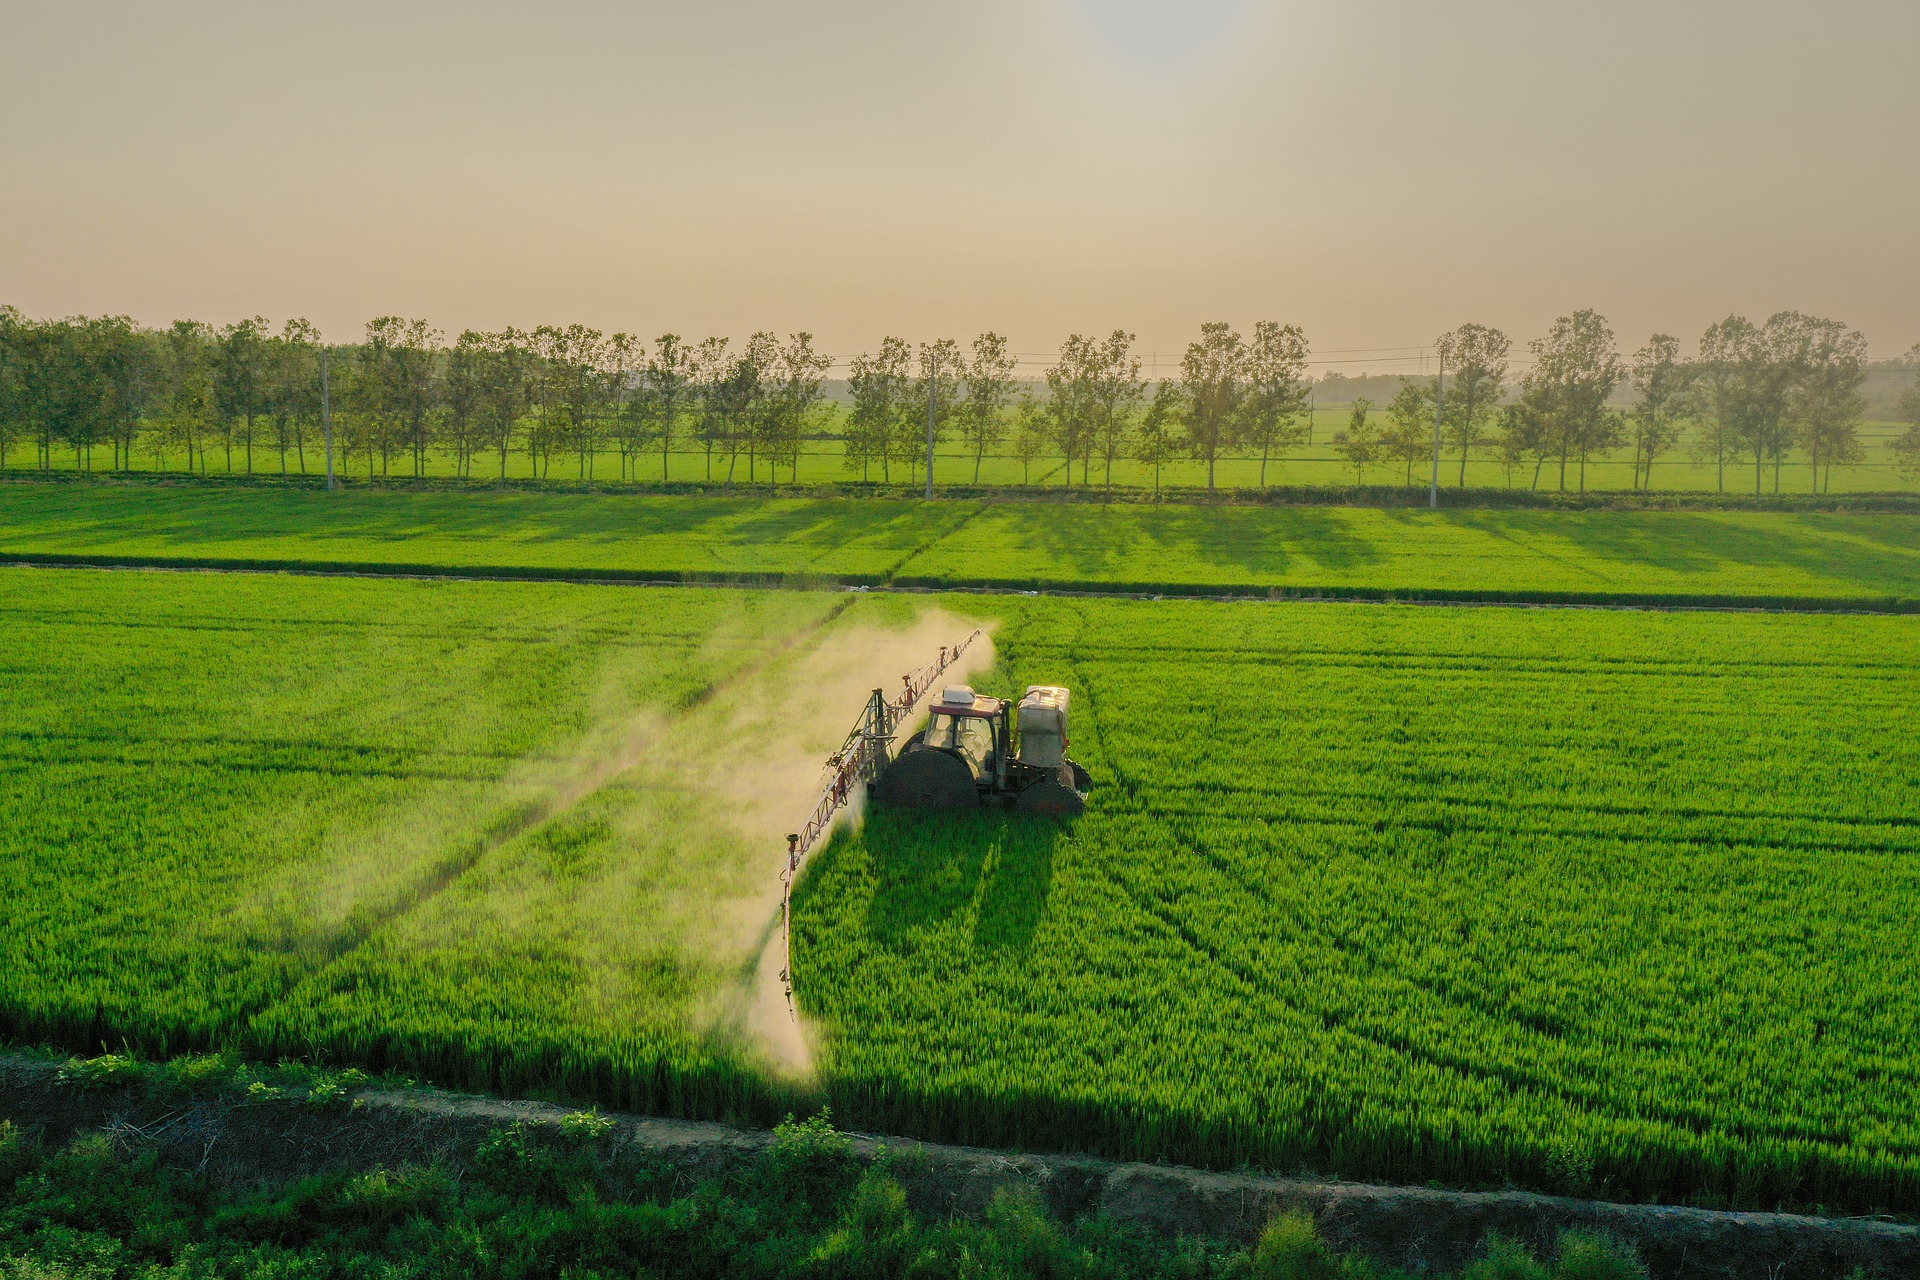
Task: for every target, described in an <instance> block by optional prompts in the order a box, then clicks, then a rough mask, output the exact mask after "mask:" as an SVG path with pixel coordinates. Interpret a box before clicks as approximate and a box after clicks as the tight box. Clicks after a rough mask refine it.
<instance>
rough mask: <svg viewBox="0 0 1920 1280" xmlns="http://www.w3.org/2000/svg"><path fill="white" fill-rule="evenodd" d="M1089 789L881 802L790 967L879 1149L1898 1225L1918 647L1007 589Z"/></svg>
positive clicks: (844, 1088)
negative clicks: (915, 814)
mask: <svg viewBox="0 0 1920 1280" xmlns="http://www.w3.org/2000/svg"><path fill="white" fill-rule="evenodd" d="M1004 614H1005V617H1006V624H1005V625H1004V626H1003V628H1002V630H1001V632H1000V652H1001V657H1002V662H1003V670H1002V672H1001V673H1000V678H999V680H998V682H997V683H995V684H994V688H995V689H996V690H997V691H999V692H1003V693H1004V692H1010V691H1013V690H1016V689H1018V688H1020V687H1022V686H1023V685H1024V684H1025V683H1028V682H1040V681H1046V682H1049V683H1052V682H1058V683H1066V684H1069V685H1071V686H1072V687H1073V689H1074V693H1075V707H1076V709H1077V714H1078V721H1077V724H1076V727H1075V742H1076V755H1077V756H1078V757H1079V759H1080V760H1081V761H1082V762H1083V763H1084V764H1086V765H1087V766H1088V767H1089V768H1090V769H1091V771H1092V772H1093V774H1094V776H1095V778H1096V779H1098V781H1099V784H1100V789H1099V790H1098V791H1096V792H1095V795H1094V797H1093V800H1092V803H1091V807H1090V809H1089V811H1088V813H1087V814H1086V815H1085V817H1084V818H1082V819H1081V820H1079V822H1078V823H1077V824H1075V825H1074V826H1073V827H1071V828H1067V829H1061V830H1057V831H1056V830H1054V829H1051V828H1047V827H1037V826H1033V825H1030V824H1023V823H1019V822H1016V821H1012V820H1008V819H1005V818H998V817H987V818H982V819H980V820H977V821H971V822H967V823H963V824H960V825H959V826H957V827H940V826H935V825H930V824H927V823H923V822H919V821H916V820H913V819H910V818H906V819H903V818H900V817H897V816H892V815H881V816H878V817H876V818H875V819H873V820H871V821H869V823H868V824H867V826H866V827H865V828H864V829H863V831H862V832H861V833H859V834H858V835H857V836H854V837H852V838H848V839H845V840H843V841H841V842H840V843H839V844H837V845H836V846H834V848H833V849H832V850H831V851H830V852H829V854H828V855H827V857H826V859H825V861H824V863H823V864H822V865H821V866H819V867H818V868H816V869H815V874H814V875H813V877H812V878H811V879H810V880H809V881H808V882H807V883H806V884H805V886H804V887H805V893H804V896H803V898H802V901H801V910H800V915H799V919H800V923H801V933H800V938H801V942H800V944H799V945H797V948H796V953H797V955H798V956H799V957H800V959H799V960H798V961H797V962H796V963H797V965H798V969H799V981H800V984H801V989H802V991H803V992H804V993H805V994H806V998H807V1002H808V1006H809V1008H811V1009H813V1010H815V1011H817V1013H818V1015H819V1016H820V1017H821V1019H822V1020H823V1022H824V1023H825V1025H826V1026H827V1027H828V1029H829V1044H830V1046H831V1049H830V1059H829V1063H830V1072H831V1076H830V1078H831V1080H832V1081H833V1087H834V1089H835V1091H836V1097H837V1099H838V1100H839V1102H840V1104H841V1106H842V1108H843V1109H844V1113H845V1114H849V1115H854V1116H858V1117H859V1118H860V1120H861V1121H862V1122H863V1123H866V1124H870V1125H873V1126H876V1127H879V1128H882V1129H898V1130H902V1131H907V1132H917V1133H934V1134H938V1135H940V1136H943V1137H948V1138H953V1139H959V1140H966V1141H974V1142H981V1143H988V1144H998V1143H1008V1142H1027V1143H1034V1144H1041V1145H1052V1144H1058V1145H1068V1146H1082V1145H1085V1146H1092V1147H1095V1148H1097V1149H1100V1150H1105V1151H1110V1152H1115V1153H1122V1154H1130V1155H1140V1156H1147V1157H1152V1156H1160V1155H1164V1156H1171V1157H1174V1158H1178V1159H1184V1160H1193V1161H1199V1162H1202V1163H1207V1164H1213V1165H1226V1166H1233V1165H1236V1164H1239V1163H1242V1162H1251V1163H1255V1164H1259V1165H1278V1166H1281V1167H1289V1166H1296V1165H1299V1166H1305V1167H1308V1168H1317V1169H1327V1168H1332V1169H1337V1170H1340V1171H1342V1172H1345V1173H1348V1174H1358V1175H1365V1176H1370V1177H1388V1178H1397V1179H1420V1178H1426V1177H1433V1176H1439V1177H1443V1178H1448V1179H1454V1180H1463V1181H1482V1182H1496V1183H1497V1182H1500V1181H1503V1180H1507V1179H1512V1180H1516V1181H1520V1182H1523V1183H1527V1184H1531V1185H1549V1186H1551V1185H1556V1184H1558V1185H1561V1186H1562V1187H1563V1189H1570V1190H1591V1189H1595V1188H1600V1189H1607V1190H1610V1191H1611V1193H1613V1194H1628V1195H1648V1196H1663V1197H1665V1196H1688V1195H1701V1194H1709V1195H1713V1196H1718V1197H1724V1198H1729V1199H1734V1200H1740V1201H1748V1202H1752V1201H1759V1202H1774V1201H1777V1200H1780V1199H1786V1200H1796V1201H1801V1202H1808V1201H1813V1200H1821V1201H1825V1202H1827V1203H1842V1202H1845V1203H1852V1204H1854V1205H1857V1206H1866V1205H1871V1204H1887V1203H1900V1204H1903V1205H1907V1206H1912V1205H1914V1204H1916V1203H1920V1125H1917V1124H1916V1116H1917V1115H1920V1109H1917V1107H1916V1104H1920V954H1916V950H1915V948H1914V947H1913V946H1912V937H1913V923H1912V922H1913V913H1914V910H1915V907H1916V905H1920V856H1917V855H1920V824H1917V819H1920V739H1916V738H1915V736H1914V735H1913V734H1911V733H1910V732H1908V731H1907V728H1906V724H1907V721H1908V718H1909V716H1910V713H1911V691H1912V689H1913V688H1914V680H1915V677H1916V675H1920V627H1916V626H1915V625H1914V623H1913V622H1912V621H1910V620H1907V619H1898V618H1880V619H1873V618H1815V617H1791V616H1775V617H1765V616H1739V615H1726V614H1719V615H1715V614H1617V613H1565V612H1551V611H1550V612H1539V611H1512V610H1498V609H1493V610H1489V609H1472V610H1460V611H1454V610H1447V611H1441V612H1434V611H1422V610H1417V609H1406V608H1395V607H1390V606H1373V607H1369V606H1350V605H1325V606H1287V605H1281V606H1269V605H1257V604H1240V605H1207V604H1197V603H1164V604H1146V603H1134V602H1086V601H1079V602H1063V601H1046V602H1035V603H1021V604H1019V605H1015V606H1012V607H1010V608H1008V609H1006V610H1005V611H1004Z"/></svg>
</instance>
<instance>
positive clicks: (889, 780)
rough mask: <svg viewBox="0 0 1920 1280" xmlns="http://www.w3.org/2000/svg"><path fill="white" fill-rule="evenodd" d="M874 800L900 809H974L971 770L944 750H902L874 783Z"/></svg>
mask: <svg viewBox="0 0 1920 1280" xmlns="http://www.w3.org/2000/svg"><path fill="white" fill-rule="evenodd" d="M873 799H874V803H876V804H882V805H892V806H894V807H896V808H903V809H977V808H979V807H980V790H979V788H978V787H976V786H975V785H974V781H973V771H972V770H971V769H969V768H967V766H966V763H965V762H964V761H962V760H960V759H959V758H958V757H955V756H950V755H948V754H947V753H946V752H944V751H934V750H921V751H905V752H902V753H901V754H900V755H899V756H898V757H896V758H895V759H894V761H893V763H892V764H889V765H888V766H887V767H886V768H885V769H883V770H881V771H880V776H879V777H878V778H875V779H874V782H873Z"/></svg>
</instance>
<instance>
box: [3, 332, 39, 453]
mask: <svg viewBox="0 0 1920 1280" xmlns="http://www.w3.org/2000/svg"><path fill="white" fill-rule="evenodd" d="M30 324H31V321H29V320H28V319H27V318H26V317H25V316H23V315H21V314H20V312H19V311H17V310H15V309H14V308H13V307H10V306H6V305H3V304H0V472H4V471H5V470H6V469H7V450H8V449H10V448H12V447H13V446H14V445H16V444H18V443H19V442H20V441H21V440H22V439H24V438H25V437H26V435H27V430H28V426H27V424H28V419H29V414H28V409H27V395H26V382H25V375H24V372H23V365H24V362H25V360H26V357H27V332H28V326H29V325H30Z"/></svg>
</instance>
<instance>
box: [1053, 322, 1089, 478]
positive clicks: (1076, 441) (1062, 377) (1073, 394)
mask: <svg viewBox="0 0 1920 1280" xmlns="http://www.w3.org/2000/svg"><path fill="white" fill-rule="evenodd" d="M1099 359H1100V357H1099V352H1098V347H1097V344H1096V343H1095V341H1094V339H1092V338H1089V337H1086V336H1085V335H1083V334H1078V333H1071V334H1068V335H1067V340H1066V341H1065V342H1063V343H1061V344H1060V358H1059V359H1058V360H1056V361H1055V362H1054V363H1053V366H1052V367H1051V368H1049V369H1048V370H1047V399H1046V410H1047V413H1046V423H1047V427H1048V429H1049V431H1050V434H1051V435H1052V437H1053V444H1054V448H1055V450H1056V451H1058V453H1059V454H1060V456H1061V458H1062V459H1063V460H1064V462H1065V470H1064V473H1063V479H1062V480H1061V483H1062V484H1063V485H1071V484H1072V483H1073V460H1074V459H1075V458H1078V457H1080V456H1081V454H1082V453H1083V452H1084V451H1086V450H1088V449H1089V448H1090V447H1091V445H1090V442H1091V440H1092V438H1093V394H1094V392H1093V385H1094V381H1095V379H1096V377H1097V376H1098V365H1099Z"/></svg>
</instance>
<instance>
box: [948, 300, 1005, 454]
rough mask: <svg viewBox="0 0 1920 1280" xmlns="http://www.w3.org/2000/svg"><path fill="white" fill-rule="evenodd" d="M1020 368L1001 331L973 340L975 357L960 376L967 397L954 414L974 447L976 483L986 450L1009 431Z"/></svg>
mask: <svg viewBox="0 0 1920 1280" xmlns="http://www.w3.org/2000/svg"><path fill="white" fill-rule="evenodd" d="M1018 368H1019V362H1018V361H1017V360H1015V359H1014V357H1013V356H1012V354H1010V353H1009V352H1008V351H1007V340H1006V339H1005V338H1003V337H1001V336H1000V335H999V334H997V333H993V332H991V331H989V332H987V333H983V334H981V335H980V336H979V337H977V338H975V339H974V340H973V359H971V360H969V361H967V362H966V365H965V368H964V371H963V372H962V373H961V376H960V382H961V387H962V390H963V391H964V392H965V398H964V399H963V400H961V402H960V403H959V404H958V405H956V406H955V407H954V414H955V417H956V419H957V425H958V426H959V429H960V438H961V439H963V440H965V441H966V442H967V444H968V446H969V447H971V448H972V450H973V482H974V483H975V484H979V483H980V464H981V463H982V462H983V461H984V460H985V459H986V456H987V451H988V450H989V449H992V448H993V447H994V446H995V445H997V444H999V443H1000V437H1001V436H1002V435H1003V434H1004V433H1005V431H1006V412H1007V406H1008V405H1009V404H1010V403H1011V402H1012V400H1013V385H1014V374H1015V371H1016V370H1017V369H1018Z"/></svg>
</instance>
